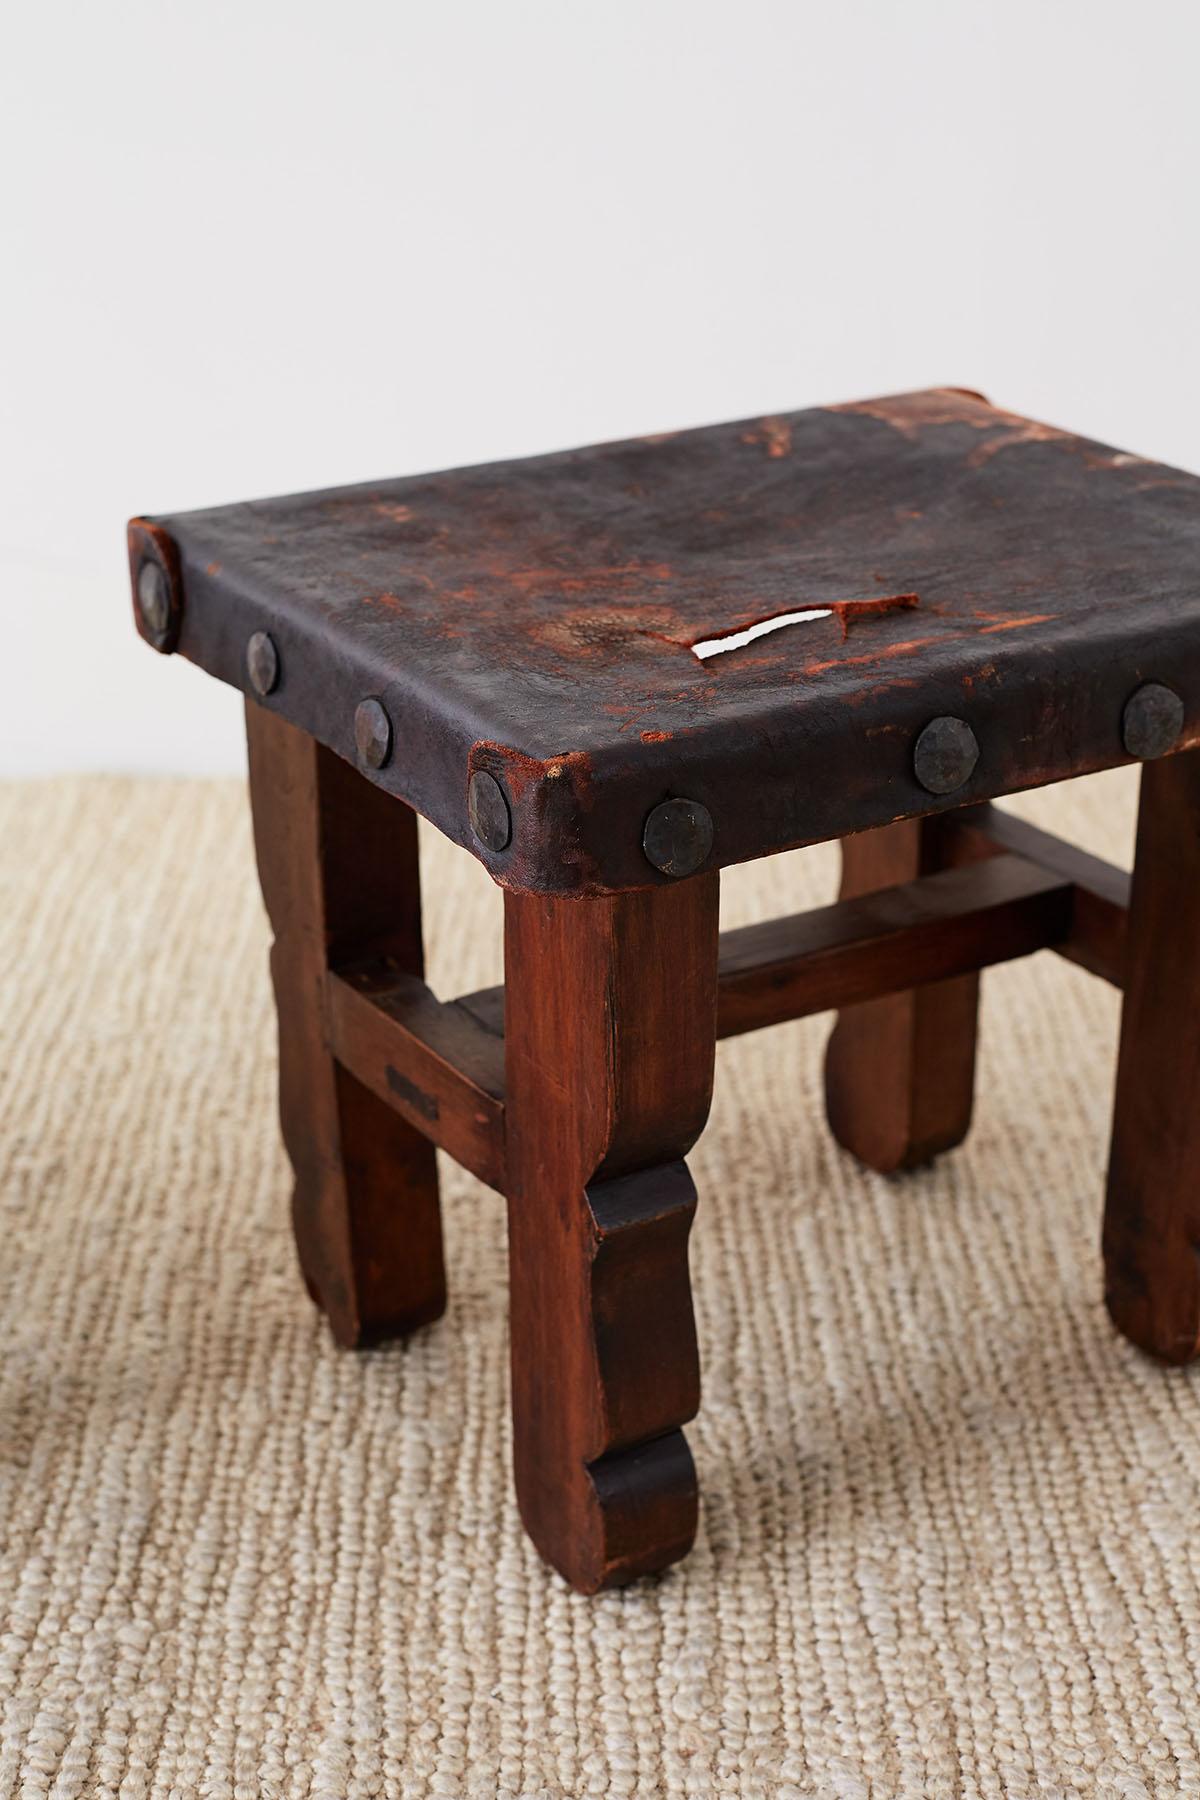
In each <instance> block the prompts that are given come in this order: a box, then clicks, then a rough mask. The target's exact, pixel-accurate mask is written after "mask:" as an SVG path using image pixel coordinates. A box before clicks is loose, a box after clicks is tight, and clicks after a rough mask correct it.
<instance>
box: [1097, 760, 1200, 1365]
mask: <svg viewBox="0 0 1200 1800" xmlns="http://www.w3.org/2000/svg"><path fill="white" fill-rule="evenodd" d="M1198 893H1200V752H1197V751H1189V752H1186V753H1185V754H1183V755H1181V756H1173V757H1168V758H1165V759H1164V760H1163V761H1161V762H1151V763H1147V764H1146V766H1145V768H1144V769H1143V770H1142V792H1141V805H1140V808H1139V812H1138V831H1137V849H1136V854H1135V860H1134V870H1133V889H1132V894H1131V896H1130V904H1129V921H1128V950H1127V957H1126V979H1125V1001H1124V1006H1123V1009H1122V1015H1121V1040H1120V1050H1119V1054H1118V1059H1117V1084H1116V1097H1115V1101H1114V1106H1113V1128H1112V1145H1111V1150H1110V1154H1109V1167H1108V1197H1107V1205H1106V1209H1105V1216H1104V1265H1105V1284H1106V1299H1107V1302H1108V1309H1109V1312H1110V1313H1111V1315H1112V1317H1113V1320H1114V1321H1115V1323H1116V1324H1117V1326H1118V1327H1119V1328H1120V1330H1121V1331H1123V1332H1124V1334H1125V1336H1126V1337H1128V1338H1131V1339H1132V1340H1133V1342H1134V1343H1135V1344H1138V1345H1140V1346H1141V1348H1142V1349H1143V1350H1148V1351H1149V1352H1150V1353H1151V1354H1152V1355H1154V1356H1157V1357H1161V1358H1162V1359H1163V1360H1164V1361H1166V1362H1172V1363H1184V1362H1189V1361H1190V1360H1191V1359H1192V1358H1193V1357H1194V1356H1195V1355H1196V1353H1197V1351H1198V1350H1200V1108H1198V1107H1197V1095H1200V1033H1198V1032H1197V1029H1196V1009H1197V991H1198V988H1200V935H1198V933H1197V929H1196V896H1197V894H1198Z"/></svg>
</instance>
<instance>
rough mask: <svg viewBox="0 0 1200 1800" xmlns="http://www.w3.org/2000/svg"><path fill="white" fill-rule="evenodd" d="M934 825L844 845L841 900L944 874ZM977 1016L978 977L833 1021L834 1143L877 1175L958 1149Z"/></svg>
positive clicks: (967, 1107)
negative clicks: (904, 882) (848, 1151)
mask: <svg viewBox="0 0 1200 1800" xmlns="http://www.w3.org/2000/svg"><path fill="white" fill-rule="evenodd" d="M940 826H941V821H940V820H938V819H936V818H934V819H904V820H901V822H900V823H899V824H896V825H885V826H883V827H882V829H881V830H878V831H864V832H862V833H861V834H860V835H859V836H857V837H848V838H843V839H842V886H841V897H842V899H844V900H848V899H852V898H854V896H856V895H858V894H869V893H872V892H874V891H875V890H876V889H877V888H884V887H892V886H894V885H896V884H897V883H899V882H902V881H914V880H916V878H917V877H918V876H920V875H931V874H933V873H934V871H935V870H937V869H939V868H943V867H945V865H946V861H947V855H946V853H945V851H944V850H943V836H942V832H941V829H940ZM978 1007H979V977H978V975H960V976H956V977H955V979H954V980H953V981H938V982H931V983H930V984H929V985H928V986H926V987H921V988H914V989H912V990H910V991H909V992H908V993H906V994H895V995H890V996H888V997H887V998H886V999H883V1000H869V1001H866V1002H865V1003H864V1004H863V1005H860V1006H849V1007H847V1008H845V1010H844V1011H843V1012H841V1013H839V1014H838V1020H837V1024H836V1026H835V1027H834V1030H833V1034H832V1036H831V1037H830V1039H829V1045H828V1048H827V1050H826V1053H825V1104H826V1109H827V1111H828V1115H829V1124H830V1128H831V1130H832V1132H833V1135H834V1136H835V1137H836V1139H837V1141H838V1143H839V1144H841V1145H843V1146H844V1147H845V1149H847V1150H850V1151H852V1152H853V1153H854V1155H855V1156H857V1157H858V1158H859V1160H860V1161H861V1162H864V1163H866V1164H867V1166H868V1167H869V1168H872V1169H878V1170H880V1171H881V1172H882V1173H884V1174H887V1173H890V1172H891V1171H892V1170H894V1169H911V1168H914V1167H915V1166H916V1165H917V1164H918V1163H923V1162H928V1160H929V1159H930V1157H933V1156H937V1155H938V1154H939V1153H940V1152H941V1151H943V1150H949V1149H952V1148H953V1146H954V1145H955V1144H959V1143H961V1142H962V1140H963V1138H965V1137H966V1135H967V1131H968V1129H969V1128H970V1124H971V1106H972V1102H973V1099H974V1087H975V1032H976V1019H977V1014H978Z"/></svg>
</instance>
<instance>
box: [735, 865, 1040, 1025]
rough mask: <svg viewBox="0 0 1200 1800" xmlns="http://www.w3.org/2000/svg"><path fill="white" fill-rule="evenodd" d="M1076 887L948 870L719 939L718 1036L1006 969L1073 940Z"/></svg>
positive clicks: (1034, 877) (994, 872)
mask: <svg viewBox="0 0 1200 1800" xmlns="http://www.w3.org/2000/svg"><path fill="white" fill-rule="evenodd" d="M1070 901H1071V884H1070V882H1069V881H1068V880H1066V879H1064V878H1063V877H1062V876H1059V875H1056V874H1054V873H1053V872H1052V871H1050V870H1047V869H1043V868H1039V867H1037V866H1036V865H1035V864H1033V863H1030V862H1027V861H1025V859H1024V858H1022V857H1019V856H1002V857H998V858H996V859H995V860H994V861H988V862H981V863H979V864H978V865H976V866H975V867H972V868H964V869H946V870H942V871H941V872H939V873H937V874H933V875H923V876H921V877H919V878H918V879H917V880H915V881H907V882H903V883H901V884H900V885H899V886H896V887H889V888H885V889H882V890H880V891H878V892H875V893H866V894H863V895H862V896H860V897H858V898H855V899H847V900H839V901H835V903H834V904H833V905H832V906H822V907H816V908H814V909H813V911H811V912H807V913H798V914H796V915H794V916H793V917H791V918H785V919H771V920H769V921H768V922H767V923H765V924H762V925H747V926H743V927H742V928H741V929H740V930H737V931H727V932H723V933H722V935H721V952H720V965H719V968H720V988H719V993H718V999H717V1034H718V1036H720V1037H733V1036H736V1035H737V1034H738V1033H739V1032H743V1031H757V1030H758V1029H759V1028H760V1027H761V1026H764V1025H776V1024H778V1023H779V1022H780V1021H781V1020H784V1019H798V1018H803V1017H804V1016H806V1015H807V1014H809V1013H817V1012H825V1011H827V1010H828V1009H829V1008H831V1007H837V1006H840V1007H850V1006H852V1005H855V1004H861V1003H864V1002H866V1001H869V1000H875V999H878V998H880V997H881V996H885V995H889V994H899V993H903V992H904V991H906V990H908V989H910V988H914V987H919V986H922V985H923V984H926V983H930V982H934V983H941V982H943V981H944V980H945V979H946V978H947V977H951V976H957V975H964V974H968V973H971V972H973V971H975V970H978V969H983V968H986V967H988V966H989V965H990V964H993V963H1001V962H1010V961H1012V959H1013V958H1014V957H1018V956H1028V955H1029V954H1030V953H1031V952H1032V951H1034V950H1040V949H1042V948H1044V947H1045V946H1047V945H1051V946H1052V945H1055V944H1056V943H1057V942H1058V940H1059V939H1060V938H1061V936H1062V935H1063V933H1064V932H1065V931H1066V930H1067V929H1068V927H1069V924H1070V917H1071V905H1070Z"/></svg>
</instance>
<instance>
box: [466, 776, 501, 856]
mask: <svg viewBox="0 0 1200 1800" xmlns="http://www.w3.org/2000/svg"><path fill="white" fill-rule="evenodd" d="M467 813H468V815H469V817H470V820H471V830H472V831H473V832H474V833H475V836H476V837H477V838H478V839H479V841H480V843H481V844H482V845H483V847H484V849H485V850H492V851H500V850H507V849H508V846H509V844H510V843H511V841H512V814H511V812H510V811H509V807H508V800H507V799H506V798H505V793H504V789H503V788H502V787H501V786H500V783H499V782H498V781H497V780H496V777H495V776H494V775H489V774H488V772H487V770H486V769H476V771H475V773H474V774H473V775H472V777H471V779H470V782H469V783H468V785H467Z"/></svg>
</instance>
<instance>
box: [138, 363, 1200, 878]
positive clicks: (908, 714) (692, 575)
mask: <svg viewBox="0 0 1200 1800" xmlns="http://www.w3.org/2000/svg"><path fill="white" fill-rule="evenodd" d="M131 541H132V542H133V544H134V546H135V548H134V554H133V559H132V560H133V563H134V571H135V579H136V568H137V565H138V561H139V559H140V557H141V556H142V555H143V554H151V555H158V556H160V557H161V558H162V559H163V560H164V563H165V564H166V565H168V573H169V574H170V576H171V579H172V582H173V588H172V593H173V606H174V610H173V613H172V629H173V638H172V642H173V643H176V642H177V647H178V649H179V650H180V651H181V652H182V654H183V655H185V656H187V657H190V658H191V659H192V660H193V661H195V662H197V663H199V664H200V665H201V666H202V667H203V668H205V669H207V670H208V671H209V672H210V673H211V674H213V675H216V676H218V677H219V678H220V679H222V680H225V681H228V682H231V683H233V684H234V685H235V686H238V687H242V688H246V687H247V686H248V682H247V677H246V673H245V647H246V642H247V639H248V638H249V637H250V635H251V633H252V632H254V631H263V630H265V631H268V632H270V633H271V635H272V637H273V638H274V640H275V642H276V645H277V649H278V653H279V660H280V669H281V676H280V680H279V684H278V686H277V688H276V689H275V691H274V692H273V693H272V694H271V695H269V696H268V697H267V699H266V700H265V701H264V702H263V703H264V704H266V705H269V706H271V707H273V708H277V709H279V710H280V711H281V712H283V713H284V714H285V716H286V717H287V718H289V719H290V720H292V721H293V722H294V723H295V724H298V725H300V726H302V727H304V728H305V729H306V730H308V731H311V732H312V733H313V734H314V735H315V736H317V737H318V738H320V739H321V740H322V741H323V742H325V743H327V744H329V745H330V746H332V748H333V749H335V750H337V751H338V752H340V753H341V754H342V755H344V756H346V757H347V758H349V759H351V760H353V759H354V757H355V746H354V712H355V708H356V706H357V705H358V703H359V701H360V700H361V699H363V698H364V697H365V696H368V695H374V696H377V697H379V698H380V699H381V700H382V702H383V704H384V705H385V707H386V708H387V711H388V713H389V715H390V718H391V720H392V725H393V734H394V749H393V754H392V757H391V760H390V762H389V763H388V764H387V765H386V766H385V767H384V768H383V769H381V770H379V771H377V772H372V774H371V779H373V780H376V781H378V782H380V783H381V784H382V785H383V786H385V787H386V788H388V789H390V790H391V791H392V792H394V793H396V794H398V795H400V796H402V797H403V798H404V799H405V800H406V801H407V802H409V804H411V805H412V806H414V807H416V808H417V809H418V810H419V811H420V812H422V813H424V814H425V815H426V816H427V817H428V818H430V819H431V820H432V821H433V822H434V823H435V824H436V825H438V826H439V827H440V828H441V830H443V831H444V832H445V833H446V834H447V835H448V836H450V837H451V838H453V839H455V840H457V841H458V842H460V843H463V844H466V845H468V846H469V847H470V848H472V849H473V850H474V851H475V853H476V854H477V855H479V856H480V857H481V860H482V861H484V862H485V863H486V864H487V866H488V868H489V869H490V870H491V872H492V874H493V875H494V876H495V878H496V879H497V880H498V881H500V882H502V883H503V884H505V885H507V886H513V887H518V888H525V889H531V890H537V891H545V892H557V893H574V894H588V893H603V892H610V891H615V890H620V889H624V888H632V887H642V886H648V885H653V884H656V883H658V882H661V881H663V880H665V879H667V878H666V877H664V876H660V875H659V874H658V873H657V872H656V871H655V870H654V869H652V868H651V867H650V865H649V863H648V862H647V861H646V859H645V856H644V855H643V852H642V849H641V836H642V828H643V824H644V821H645V818H646V815H647V814H648V813H649V811H650V810H651V808H652V807H654V806H655V805H657V804H658V802H659V801H661V800H663V799H666V798H668V797H671V796H684V797H687V798H689V799H692V800H698V801H700V802H702V803H703V804H704V805H705V806H706V807H707V808H708V809H709V811H710V813H711V814H712V818H713V825H714V842H713V851H712V863H713V865H719V864H726V863H730V862H737V861H741V860H744V859H746V858H749V857H755V856H762V855H765V854H767V853H769V852H772V851H775V850H779V849H782V848H784V847H787V846H790V845H796V844H801V843H811V842H816V841H819V840H822V839H826V838H830V837H834V836H842V835H845V834H846V833H848V832H851V831H855V830H860V829H863V828H865V827H869V826H874V825H878V824H881V823H884V822H886V821H887V820H889V819H892V818H896V817H900V816H905V815H909V814H914V813H923V812H928V811H933V810H938V809H941V808H944V807H946V806H953V805H958V804H962V803H964V802H969V801H975V800H979V799H983V798H987V797H994V796H996V795H998V794H1003V793H1006V792H1010V791H1012V790H1015V789H1018V788H1023V787H1029V786H1034V785H1037V784H1039V783H1042V782H1047V781H1054V780H1058V779H1061V778H1063V777H1065V776H1068V775H1072V774H1079V773H1083V772H1085V771H1088V770H1092V769H1097V768H1102V767H1105V766H1107V765H1110V764H1113V763H1117V762H1121V761H1124V760H1127V758H1126V757H1125V753H1124V750H1123V746H1122V742H1121V714H1122V709H1123V707H1124V704H1125V702H1126V700H1127V699H1128V697H1129V695H1130V694H1131V693H1132V692H1133V690H1134V689H1135V688H1136V687H1137V686H1138V685H1139V684H1140V683H1142V682H1143V681H1149V680H1154V681H1161V682H1165V683H1167V684H1169V685H1170V686H1172V687H1173V688H1174V689H1175V690H1176V691H1177V692H1178V693H1180V695H1181V696H1182V698H1183V701H1184V705H1185V715H1186V723H1185V726H1184V732H1183V735H1182V737H1181V739H1180V747H1183V746H1184V745H1187V744H1191V743H1195V742H1198V741H1200V600H1198V597H1197V596H1198V589H1200V480H1197V479H1196V478H1195V477H1193V476H1190V475H1186V474H1182V473H1180V472H1178V471H1176V470H1173V469H1170V468H1167V467H1165V466H1163V465H1160V464H1155V463H1150V462H1146V461H1144V460H1142V459H1140V458H1138V457H1134V456H1129V455H1125V454H1123V453H1120V452H1117V451H1114V450H1111V449H1109V448H1107V447H1105V446H1103V445H1100V444H1097V443H1093V442H1090V441H1088V440H1085V439H1082V438H1078V437H1074V436H1071V435H1069V434H1068V433H1065V432H1062V431H1059V430H1057V429H1056V428H1053V427H1050V426H1045V425H1039V424H1036V423H1033V422H1031V421H1028V420H1025V419H1021V418H1018V417H1016V416H1015V415H1013V414H1010V413H1006V412H1003V411H1000V410H999V409H997V408H994V407H992V406H990V405H989V404H988V403H987V402H985V401H983V400H981V399H980V398H978V397H977V396H975V395H972V394H969V393H966V392H964V391H961V390H956V389H955V390H952V389H937V390H932V391H929V392H924V393H917V394H909V395H902V396H899V397H895V398H891V399H884V400H877V401H864V402H860V403H857V404H854V405H850V406H846V407H834V408H817V409H812V410H809V411H805V412H799V413H794V414H790V415H788V416H781V417H777V418H767V419H759V420H754V421H749V422H742V423H738V424H731V425H720V426H714V427H710V428H706V429H704V430H700V431H689V432H683V433H679V434H676V435H673V436H670V435H668V436H665V437H656V438H649V439H641V440H638V441H635V442H629V443H621V444H610V445H602V446H598V447H593V448H589V449H584V450H577V451H571V452H567V453H565V454H559V455H553V456H542V457H533V458H529V459H526V460H523V461H519V462H511V463H502V464H495V465H491V466H487V467H481V468H472V469H459V470H453V471H451V472H449V473H443V474H434V475H425V476H418V477H413V478H407V479H403V480H395V481H383V482H378V483H374V484H371V485H367V486H360V487H352V488H343V489H336V490H332V491H329V492H324V493H313V494H301V495H294V496H290V497H287V498H282V499H277V500H265V501H254V502H250V503H247V504H242V505H235V506H225V507H217V508H213V509H209V510H206V511H203V512H193V513H185V514H179V515H172V516H166V517H162V518H159V519H157V520H155V521H150V522H146V521H140V522H135V528H134V529H133V531H132V533H131ZM172 557H175V558H176V559H177V561H176V562H175V564H174V566H173V567H172V566H171V564H172ZM912 596H915V600H914V599H913V598H912ZM866 601H878V602H888V601H894V602H895V604H894V605H890V606H889V605H887V604H882V605H879V606H875V607H870V606H863V607H861V609H860V608H858V607H857V606H855V605H853V604H850V605H845V604H841V603H846V602H851V603H853V602H866ZM811 607H835V608H837V609H838V610H836V611H835V612H833V613H832V614H831V616H830V617H828V618H826V619H822V620H818V621H815V622H808V623H805V624H797V625H793V626H790V627H788V628H786V629H784V630H780V631H778V632H775V633H774V634H772V635H770V636H767V637H764V638H761V639H759V640H758V641H756V642H754V643H752V644H750V645H748V646H747V647H745V648H743V649H740V650H734V651H732V652H729V653H727V654H724V655H721V656H718V657H715V658H713V659H711V660H710V661H708V662H702V661H700V660H699V659H698V658H697V656H696V655H695V654H694V652H693V650H692V648H691V646H692V644H693V643H695V642H698V641H701V640H704V639H709V638H712V637H715V636H721V635H724V634H726V633H729V632H732V631H736V630H738V629H740V628H742V627H744V626H746V625H749V624H751V623H753V622H755V621H758V620H762V619H764V618H768V617H770V616H772V615H774V614H778V613H781V612H788V611H794V610H801V609H804V608H811ZM947 713H949V714H953V715H955V716H957V717H961V718H963V719H965V720H967V721H968V722H969V723H970V725H971V727H972V729H973V731H974V732H975V734H976V736H977V738H978V740H979V744H980V756H979V761H978V764H977V766H976V768H975V771H974V773H973V775H972V776H971V778H970V780H969V782H968V783H967V784H966V786H965V787H964V788H963V789H961V790H959V791H958V792H956V793H953V794H951V795H948V796H945V797H942V798H940V799H934V797H932V796H931V795H929V794H927V793H926V792H925V791H924V790H923V789H922V788H921V787H920V785H919V784H918V782H917V781H916V779H915V776H914V774H913V768H912V747H913V743H914V741H915V739H916V737H917V735H918V733H919V732H920V731H921V729H922V727H923V726H925V725H926V724H927V723H928V721H929V720H930V719H931V718H933V717H936V716H938V715H940V714H947ZM476 767H484V768H487V769H488V770H490V771H491V772H492V773H493V774H494V775H495V776H496V777H497V779H498V780H500V782H501V783H502V785H503V787H504V789H505V791H506V794H507V795H508V798H509V801H510V805H511V807H512V813H513V835H512V841H511V843H510V845H509V846H508V847H507V848H506V849H505V850H504V851H503V852H502V853H500V854H495V855H494V854H491V853H489V852H486V851H484V850H483V849H482V848H481V846H479V845H478V844H477V843H476V842H475V840H474V838H473V837H472V834H471V829H470V825H469V822H468V818H467V783H468V779H469V776H470V773H471V771H472V770H473V769H474V768H476Z"/></svg>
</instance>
